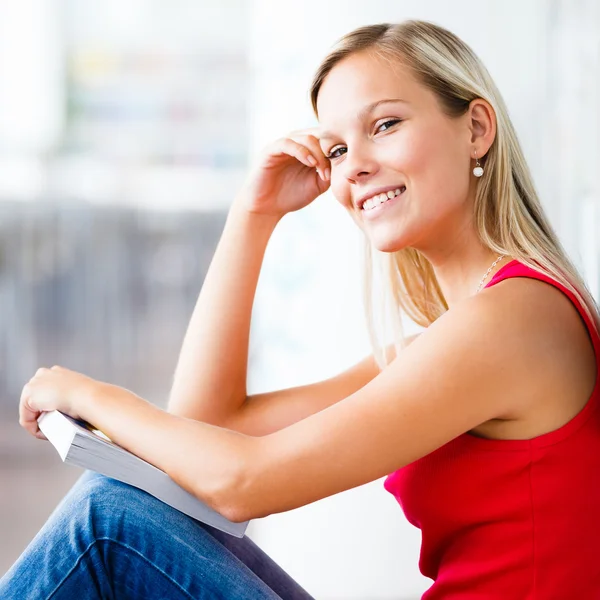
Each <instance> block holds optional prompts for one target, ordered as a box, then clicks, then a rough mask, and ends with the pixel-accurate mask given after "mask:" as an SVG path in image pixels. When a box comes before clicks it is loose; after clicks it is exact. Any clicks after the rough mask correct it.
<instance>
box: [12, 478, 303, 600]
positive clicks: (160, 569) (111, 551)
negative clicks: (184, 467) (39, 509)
mask: <svg viewBox="0 0 600 600" xmlns="http://www.w3.org/2000/svg"><path fill="white" fill-rule="evenodd" d="M220 533H221V532H217V531H216V530H213V529H212V528H209V527H207V526H205V525H203V524H201V523H199V522H198V521H195V520H194V519H191V518H189V517H187V516H186V515H183V514H182V513H180V512H179V511H177V510H175V509H173V508H171V507H169V506H168V505H166V504H164V503H163V502H161V501H159V500H157V499H156V498H154V497H153V496H151V495H149V494H147V493H146V492H143V491H141V490H138V489H136V488H134V487H131V486H129V485H126V484H124V483H121V482H118V481H116V480H114V479H109V478H107V477H104V476H101V475H97V474H93V473H86V474H85V475H84V476H83V477H82V478H81V479H80V480H79V481H78V482H77V484H76V485H75V486H74V488H73V489H72V490H71V491H70V492H69V494H68V495H67V496H66V497H65V499H64V500H63V501H62V502H61V504H60V505H59V506H58V507H57V509H56V511H55V512H54V513H53V515H52V516H51V517H50V519H49V521H48V523H47V524H46V525H45V526H44V528H43V529H42V530H41V531H40V533H39V534H38V536H36V538H35V539H34V541H33V542H32V544H31V545H30V546H29V547H28V549H27V550H26V551H25V553H24V554H23V556H22V557H21V558H20V559H19V561H18V562H17V563H16V564H15V565H14V566H13V568H12V569H11V571H9V573H8V574H7V575H6V577H5V578H4V580H3V581H2V582H1V583H0V596H1V597H2V598H7V599H8V598H19V600H24V599H26V598H32V599H33V598H36V600H38V599H42V598H50V597H52V598H53V599H55V600H62V599H67V598H75V597H82V596H85V597H86V598H99V599H100V598H102V599H104V598H113V597H114V598H145V599H147V600H151V599H152V598H166V597H168V598H171V599H179V598H186V599H195V598H199V599H203V600H204V599H206V600H208V599H213V598H215V599H218V598H223V599H225V598H226V599H232V600H234V599H237V598H240V599H242V598H243V599H244V600H250V599H254V598H256V599H265V600H276V599H279V598H283V599H286V600H287V598H290V599H296V598H302V599H306V598H310V596H309V595H308V594H307V593H306V592H305V591H304V590H303V589H302V588H301V587H300V586H299V585H297V584H296V583H295V582H294V581H293V580H292V579H291V578H290V577H289V576H288V575H286V574H285V572H283V571H282V570H281V569H280V568H279V567H278V566H277V565H276V563H275V562H274V561H272V560H271V559H270V558H269V557H268V556H267V555H266V554H265V553H264V552H262V551H261V550H260V549H259V548H258V547H257V546H256V545H255V544H253V542H252V541H251V540H250V539H249V538H243V539H237V538H231V540H227V539H223V537H222V536H220V535H219V534H220ZM223 536H226V537H227V538H229V537H230V536H227V534H223ZM232 540H235V542H232ZM227 546H230V547H229V548H228V547H227ZM253 568H254V569H256V572H255V571H254V570H253ZM257 572H258V573H260V575H259V574H257ZM270 583H272V584H273V585H274V586H275V587H274V588H273V587H271V585H270ZM3 586H4V587H3ZM4 592H8V595H3V593H4Z"/></svg>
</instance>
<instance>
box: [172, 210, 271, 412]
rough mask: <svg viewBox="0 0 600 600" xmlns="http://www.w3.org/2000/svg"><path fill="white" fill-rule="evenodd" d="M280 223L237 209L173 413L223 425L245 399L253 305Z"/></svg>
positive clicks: (196, 315) (188, 350)
mask: <svg viewBox="0 0 600 600" xmlns="http://www.w3.org/2000/svg"><path fill="white" fill-rule="evenodd" d="M276 224H277V219H274V218H271V217H266V216H260V215H254V214H252V213H248V212H246V211H244V210H243V209H237V208H236V206H235V205H234V207H233V208H232V210H231V211H230V213H229V215H228V218H227V222H226V224H225V228H224V231H223V234H222V236H221V239H220V241H219V244H218V246H217V249H216V251H215V255H214V257H213V260H212V262H211V265H210V268H209V270H208V273H207V275H206V278H205V281H204V284H203V286H202V290H201V292H200V295H199V297H198V301H197V303H196V307H195V309H194V312H193V315H192V317H191V320H190V324H189V326H188V330H187V332H186V335H185V338H184V342H183V346H182V349H181V353H180V356H179V361H178V364H177V368H176V371H175V377H174V380H173V386H172V389H171V394H170V399H169V408H168V410H169V412H172V413H174V414H178V415H181V416H186V417H189V418H191V419H197V420H201V421H205V422H207V423H214V424H221V423H223V422H225V421H226V420H227V419H228V417H229V416H231V415H232V414H233V413H235V411H236V410H238V409H239V408H240V406H241V405H242V403H243V402H244V401H245V399H246V378H247V365H248V346H249V338H250V319H251V314H252V305H253V302H254V296H255V294H256V287H257V283H258V279H259V275H260V269H261V266H262V262H263V258H264V253H265V250H266V247H267V244H268V241H269V239H270V237H271V234H272V232H273V230H274V228H275V226H276Z"/></svg>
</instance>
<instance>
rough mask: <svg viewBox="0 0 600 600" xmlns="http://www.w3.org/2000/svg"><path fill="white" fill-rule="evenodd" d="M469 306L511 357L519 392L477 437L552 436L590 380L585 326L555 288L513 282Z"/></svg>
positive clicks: (578, 404)
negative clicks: (490, 326) (501, 415)
mask: <svg viewBox="0 0 600 600" xmlns="http://www.w3.org/2000/svg"><path fill="white" fill-rule="evenodd" d="M479 296H480V297H479V298H476V299H475V301H476V302H478V303H479V304H480V305H481V306H480V309H481V311H482V313H483V314H484V315H486V317H487V318H488V319H489V321H490V322H491V323H494V326H493V330H494V331H496V332H497V335H498V340H497V341H498V342H499V343H503V344H506V346H507V348H509V349H510V352H511V354H512V359H511V364H512V365H513V367H514V368H515V369H517V372H518V373H519V374H520V376H519V379H518V381H517V384H519V385H520V387H521V389H522V390H523V391H525V393H524V394H522V395H521V394H520V396H521V402H519V403H517V405H516V406H515V407H513V409H511V410H510V411H508V412H507V414H506V415H504V418H505V419H506V422H501V421H500V422H497V423H493V424H492V423H488V424H484V425H482V426H480V428H479V433H481V434H482V435H485V436H489V437H497V438H506V439H530V438H532V437H535V436H537V435H542V434H543V433H546V432H548V431H553V430H554V429H557V428H558V427H560V426H562V425H564V424H565V423H567V422H568V421H569V420H570V419H571V418H572V417H573V416H575V415H576V414H577V413H578V412H579V411H580V410H581V409H582V408H583V406H584V405H585V403H586V402H587V400H588V399H589V397H590V395H591V392H592V390H593V388H594V384H595V381H596V369H597V366H596V358H595V354H594V350H593V345H592V342H591V339H590V336H589V333H588V331H587V327H586V325H585V323H584V321H583V319H582V318H581V316H580V314H579V312H578V310H577V308H576V307H575V305H574V304H573V303H572V302H571V300H570V299H569V298H568V297H567V295H566V294H564V293H563V292H562V291H561V290H560V289H558V288H557V287H555V286H553V285H551V284H548V283H545V282H543V281H540V280H537V279H533V278H528V277H513V278H509V279H505V280H504V281H501V282H499V283H498V284H496V285H495V286H493V287H491V288H487V289H486V290H485V291H484V292H483V293H481V294H480V295H479Z"/></svg>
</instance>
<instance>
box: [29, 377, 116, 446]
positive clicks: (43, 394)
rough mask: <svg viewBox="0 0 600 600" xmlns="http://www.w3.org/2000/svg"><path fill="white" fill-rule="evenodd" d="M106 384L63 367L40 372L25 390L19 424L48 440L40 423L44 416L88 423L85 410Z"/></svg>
mask: <svg viewBox="0 0 600 600" xmlns="http://www.w3.org/2000/svg"><path fill="white" fill-rule="evenodd" d="M107 387H108V386H107V384H106V383H102V382H100V381H96V380H94V379H91V378H90V377H86V376H85V375H82V374H81V373H76V372H75V371H69V369H64V368H63V367H52V368H51V369H44V368H42V369H38V370H37V373H36V374H35V375H34V376H33V377H32V378H31V379H30V380H29V382H28V383H27V384H26V385H25V387H23V391H22V393H21V400H20V404H19V423H20V424H21V426H22V427H23V428H25V429H26V430H27V431H28V432H29V433H31V434H32V435H33V436H35V437H37V438H39V439H42V440H44V439H46V438H45V436H44V434H43V433H42V432H41V431H40V430H39V427H38V423H37V419H38V417H39V416H40V414H41V413H43V412H49V411H51V410H59V411H61V412H63V413H65V414H67V415H69V416H71V417H74V418H75V419H85V415H84V414H82V413H85V407H86V405H87V404H89V403H90V402H91V401H92V400H93V399H94V398H97V397H99V396H100V395H101V394H102V393H103V392H105V391H106V388H107Z"/></svg>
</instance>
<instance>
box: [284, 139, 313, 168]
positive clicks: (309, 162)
mask: <svg viewBox="0 0 600 600" xmlns="http://www.w3.org/2000/svg"><path fill="white" fill-rule="evenodd" d="M277 149H278V150H279V151H280V153H282V154H287V155H289V156H293V157H294V158H296V159H297V160H299V161H300V162H301V163H302V164H304V165H306V166H307V167H309V168H311V169H314V168H316V167H317V165H318V164H319V161H318V159H317V158H316V157H315V156H313V154H312V152H311V151H310V149H309V148H307V147H306V146H304V145H303V144H300V143H299V142H296V141H295V140H293V139H291V138H284V139H283V140H281V141H280V142H279V144H278V147H277Z"/></svg>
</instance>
